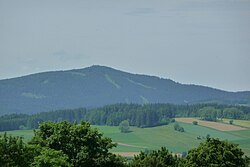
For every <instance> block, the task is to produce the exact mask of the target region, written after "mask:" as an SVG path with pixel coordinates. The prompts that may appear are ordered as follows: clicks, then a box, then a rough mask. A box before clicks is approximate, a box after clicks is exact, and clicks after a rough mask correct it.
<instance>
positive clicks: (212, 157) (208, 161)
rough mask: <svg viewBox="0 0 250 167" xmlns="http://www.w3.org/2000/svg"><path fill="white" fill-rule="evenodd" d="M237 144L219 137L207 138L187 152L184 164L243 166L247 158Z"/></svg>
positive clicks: (221, 166) (224, 166)
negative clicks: (221, 139)
mask: <svg viewBox="0 0 250 167" xmlns="http://www.w3.org/2000/svg"><path fill="white" fill-rule="evenodd" d="M243 155H244V153H243V152H242V150H241V149H239V148H238V147H237V145H235V144H232V143H229V142H227V141H220V140H219V139H213V138H207V140H206V142H205V143H201V144H200V146H199V147H198V148H195V149H191V150H190V151H189V152H188V156H187V159H186V166H193V167H200V166H204V167H205V166H206V167H212V166H213V167H214V166H218V167H228V166H230V167H245V166H246V163H247V158H244V157H243Z"/></svg>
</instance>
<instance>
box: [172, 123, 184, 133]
mask: <svg viewBox="0 0 250 167" xmlns="http://www.w3.org/2000/svg"><path fill="white" fill-rule="evenodd" d="M174 130H176V131H179V132H184V131H185V130H184V128H183V127H181V126H180V125H179V124H178V123H175V124H174Z"/></svg>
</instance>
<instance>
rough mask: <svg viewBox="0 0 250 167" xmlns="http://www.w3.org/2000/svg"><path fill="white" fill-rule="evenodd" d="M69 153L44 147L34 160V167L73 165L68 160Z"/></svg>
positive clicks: (69, 166)
mask: <svg viewBox="0 0 250 167" xmlns="http://www.w3.org/2000/svg"><path fill="white" fill-rule="evenodd" d="M67 160H68V157H67V155H65V154H63V153H62V151H56V150H54V149H51V148H46V147H43V148H42V151H41V154H40V155H38V156H36V157H35V159H34V162H33V163H32V164H31V166H33V167H50V166H51V167H52V166H53V167H72V165H71V164H70V163H69V162H68V161H67Z"/></svg>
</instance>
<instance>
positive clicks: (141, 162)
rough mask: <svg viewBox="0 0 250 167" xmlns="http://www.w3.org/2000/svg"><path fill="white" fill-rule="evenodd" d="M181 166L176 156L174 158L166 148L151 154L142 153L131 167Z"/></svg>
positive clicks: (136, 157)
mask: <svg viewBox="0 0 250 167" xmlns="http://www.w3.org/2000/svg"><path fill="white" fill-rule="evenodd" d="M180 164H181V160H179V159H178V158H177V157H176V156H173V155H172V153H170V152H169V151H168V150H167V149H166V148H165V147H162V148H161V149H160V150H156V151H155V150H153V151H151V152H149V153H145V152H141V153H140V154H139V155H137V156H135V157H134V160H133V161H132V162H131V163H130V166H131V167H147V166H148V167H151V166H158V167H177V166H178V165H180Z"/></svg>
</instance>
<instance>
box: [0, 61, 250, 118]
mask: <svg viewBox="0 0 250 167" xmlns="http://www.w3.org/2000/svg"><path fill="white" fill-rule="evenodd" d="M203 102H218V103H227V104H244V105H249V104H250V92H248V91H245V92H227V91H223V90H218V89H214V88H209V87H204V86H197V85H186V84H180V83H177V82H174V81H172V80H170V79H163V78H159V77H155V76H147V75H138V74H130V73H127V72H122V71H119V70H115V69H112V68H109V67H104V66H91V67H88V68H84V69H77V70H68V71H54V72H44V73H37V74H32V75H28V76H23V77H18V78H12V79H5V80H0V115H3V114H9V113H26V114H33V113H38V112H43V111H51V110H58V109H67V108H78V107H86V108H94V107H99V106H104V105H107V104H114V103H138V104H144V103H174V104H185V103H190V104H193V103H203Z"/></svg>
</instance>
